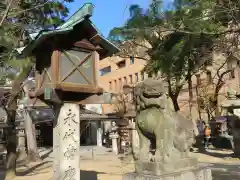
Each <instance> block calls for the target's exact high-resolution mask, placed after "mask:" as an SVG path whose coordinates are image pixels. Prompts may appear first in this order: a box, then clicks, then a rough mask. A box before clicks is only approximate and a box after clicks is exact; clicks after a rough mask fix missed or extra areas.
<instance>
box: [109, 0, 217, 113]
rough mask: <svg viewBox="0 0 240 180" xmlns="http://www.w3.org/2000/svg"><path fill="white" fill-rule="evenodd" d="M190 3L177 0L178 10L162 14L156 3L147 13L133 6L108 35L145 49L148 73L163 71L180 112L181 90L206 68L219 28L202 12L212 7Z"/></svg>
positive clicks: (120, 41)
mask: <svg viewBox="0 0 240 180" xmlns="http://www.w3.org/2000/svg"><path fill="white" fill-rule="evenodd" d="M189 3H190V2H184V1H179V2H177V1H176V2H175V7H176V8H175V10H171V11H162V8H161V7H162V4H161V2H160V1H157V0H153V1H152V3H151V4H150V6H149V7H148V9H146V10H144V9H142V8H141V7H139V6H138V5H132V6H131V7H130V9H129V10H130V18H129V19H128V20H127V22H126V24H125V25H124V26H123V27H118V28H114V29H113V30H112V31H111V32H110V35H109V38H110V40H113V41H115V42H117V43H123V42H126V41H129V42H131V43H132V44H133V46H135V47H137V48H139V47H140V46H144V47H145V51H146V55H147V56H148V59H149V60H148V64H147V66H146V68H145V70H146V71H147V72H150V73H152V72H159V71H160V72H161V74H162V77H163V78H164V79H165V80H166V82H168V85H169V89H168V90H169V95H170V97H171V98H172V101H173V104H174V107H175V110H176V111H177V110H179V106H178V103H177V97H178V95H179V92H180V90H181V88H182V87H183V85H184V83H186V81H187V80H188V79H190V78H191V76H192V74H193V73H194V72H195V71H196V70H197V69H198V68H200V67H201V66H202V65H204V63H205V61H206V56H207V55H208V54H209V53H211V51H212V46H213V43H214V40H215V39H216V38H217V36H218V35H216V34H218V31H219V27H220V25H219V23H212V22H213V21H212V19H205V18H204V15H205V12H204V11H203V10H204V9H206V7H209V4H207V3H205V2H204V3H201V4H200V3H199V4H198V5H196V6H195V5H193V4H191V5H189ZM197 18H198V19H199V20H198V21H196V19H197ZM123 44H124V43H123ZM123 46H124V45H123ZM128 49H129V48H128ZM124 53H125V54H126V52H124ZM128 54H129V55H132V54H134V52H128ZM140 58H141V57H140Z"/></svg>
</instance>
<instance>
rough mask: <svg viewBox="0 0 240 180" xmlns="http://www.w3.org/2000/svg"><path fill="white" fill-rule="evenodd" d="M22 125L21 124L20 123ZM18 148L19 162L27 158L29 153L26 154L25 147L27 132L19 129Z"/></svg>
mask: <svg viewBox="0 0 240 180" xmlns="http://www.w3.org/2000/svg"><path fill="white" fill-rule="evenodd" d="M20 124H21V123H20ZM17 137H18V147H17V151H18V153H19V156H18V160H19V161H21V160H24V159H26V157H27V153H26V145H25V140H26V139H25V132H24V129H19V130H18V134H17Z"/></svg>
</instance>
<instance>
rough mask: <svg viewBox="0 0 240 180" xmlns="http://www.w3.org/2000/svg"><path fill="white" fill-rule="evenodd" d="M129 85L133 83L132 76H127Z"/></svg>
mask: <svg viewBox="0 0 240 180" xmlns="http://www.w3.org/2000/svg"><path fill="white" fill-rule="evenodd" d="M129 83H130V84H132V83H133V78H132V75H129Z"/></svg>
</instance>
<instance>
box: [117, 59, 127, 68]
mask: <svg viewBox="0 0 240 180" xmlns="http://www.w3.org/2000/svg"><path fill="white" fill-rule="evenodd" d="M117 67H118V68H124V67H126V60H123V61H120V62H118V63H117Z"/></svg>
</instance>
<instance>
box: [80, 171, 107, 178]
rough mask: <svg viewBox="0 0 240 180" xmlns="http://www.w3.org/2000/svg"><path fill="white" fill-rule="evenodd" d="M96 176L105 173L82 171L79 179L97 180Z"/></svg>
mask: <svg viewBox="0 0 240 180" xmlns="http://www.w3.org/2000/svg"><path fill="white" fill-rule="evenodd" d="M98 174H105V173H102V172H96V171H84V170H81V171H80V176H81V179H87V180H98V177H97V175H98Z"/></svg>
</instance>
